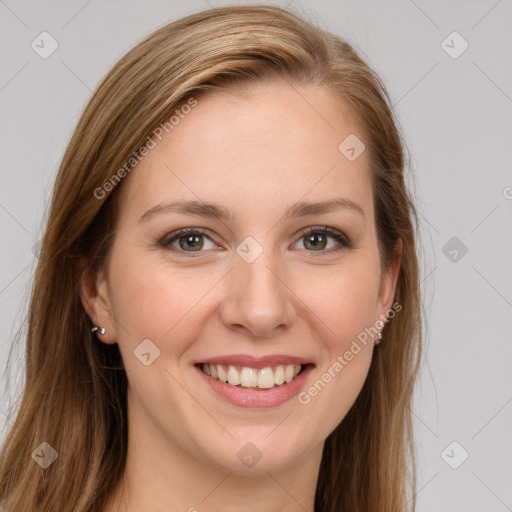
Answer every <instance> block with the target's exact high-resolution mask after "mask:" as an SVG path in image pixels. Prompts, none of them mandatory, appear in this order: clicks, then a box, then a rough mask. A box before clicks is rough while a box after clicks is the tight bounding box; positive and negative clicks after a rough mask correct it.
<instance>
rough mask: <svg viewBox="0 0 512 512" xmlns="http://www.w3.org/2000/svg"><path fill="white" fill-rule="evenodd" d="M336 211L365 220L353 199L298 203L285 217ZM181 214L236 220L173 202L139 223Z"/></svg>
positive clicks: (216, 210) (212, 208) (217, 209)
mask: <svg viewBox="0 0 512 512" xmlns="http://www.w3.org/2000/svg"><path fill="white" fill-rule="evenodd" d="M335 210H351V211H354V212H357V213H359V214H360V215H361V216H362V217H363V219H364V218H365V214H364V210H363V209H362V208H361V206H359V205H358V204H357V203H355V202H354V201H352V200H351V199H347V198H343V197H338V198H335V199H330V200H328V201H318V202H298V203H295V204H294V205H293V206H292V207H291V208H290V209H289V210H288V211H287V212H286V213H285V215H284V218H287V219H290V218H299V217H305V216H307V215H314V214H317V215H318V214H322V213H329V212H331V211H335ZM171 212H173V213H181V214H185V215H198V216H200V217H209V218H213V219H219V220H226V221H232V220H233V219H234V218H235V215H234V213H233V212H232V211H231V210H229V209H227V208H225V207H224V206H220V205H217V204H214V203H209V202H205V201H194V200H191V201H171V202H169V203H160V204H157V205H156V206H153V207H152V208H150V209H149V210H147V211H146V212H144V213H143V214H142V215H141V217H140V218H139V222H147V221H148V220H149V219H151V218H152V217H154V216H155V215H157V214H160V213H171Z"/></svg>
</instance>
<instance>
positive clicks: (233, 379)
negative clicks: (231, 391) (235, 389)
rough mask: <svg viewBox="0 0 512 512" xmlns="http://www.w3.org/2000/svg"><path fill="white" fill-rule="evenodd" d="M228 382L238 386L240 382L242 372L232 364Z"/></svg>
mask: <svg viewBox="0 0 512 512" xmlns="http://www.w3.org/2000/svg"><path fill="white" fill-rule="evenodd" d="M228 382H229V383H230V384H231V385H232V386H238V384H240V373H239V372H238V370H237V369H236V368H235V367H234V366H230V367H229V369H228Z"/></svg>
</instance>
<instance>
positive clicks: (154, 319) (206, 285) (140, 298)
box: [111, 244, 218, 355]
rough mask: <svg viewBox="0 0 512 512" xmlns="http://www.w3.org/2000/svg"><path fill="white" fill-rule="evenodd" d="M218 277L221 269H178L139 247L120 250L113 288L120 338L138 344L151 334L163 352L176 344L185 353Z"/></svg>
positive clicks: (114, 265)
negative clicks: (138, 250) (213, 271)
mask: <svg viewBox="0 0 512 512" xmlns="http://www.w3.org/2000/svg"><path fill="white" fill-rule="evenodd" d="M120 245H121V244H120ZM217 281H218V276H217V274H215V275H214V274H213V273H209V274H205V273H204V272H203V273H200V271H199V270H198V269H197V268H196V269H192V268H189V269H184V268H174V269H173V268H172V264H171V263H167V262H165V261H162V258H158V259H157V258H154V257H152V256H150V255H148V254H144V253H138V252H137V251H130V250H127V251H125V252H123V253H122V254H121V251H118V253H117V254H116V253H114V254H113V257H112V265H111V283H112V286H111V288H112V305H113V310H114V314H115V319H116V321H117V323H118V324H119V326H120V327H116V331H117V334H118V340H119V344H120V345H121V346H124V347H125V350H126V347H131V349H132V350H133V349H134V348H135V347H136V346H137V345H138V344H139V343H141V341H142V340H144V339H150V340H151V341H152V342H153V343H155V344H156V345H157V346H158V348H159V349H160V351H161V352H163V351H167V350H169V348H172V351H173V352H174V353H175V354H178V355H179V354H180V353H181V352H182V351H183V350H184V349H185V348H186V346H187V344H188V341H187V340H190V339H193V338H194V335H195V333H196V332H198V330H199V329H200V322H199V321H198V317H199V316H200V312H201V302H202V299H203V298H204V297H205V295H206V294H207V292H208V290H210V289H211V288H213V287H214V285H215V283H216V282H217ZM192 319H193V320H192ZM169 341H172V344H171V343H169Z"/></svg>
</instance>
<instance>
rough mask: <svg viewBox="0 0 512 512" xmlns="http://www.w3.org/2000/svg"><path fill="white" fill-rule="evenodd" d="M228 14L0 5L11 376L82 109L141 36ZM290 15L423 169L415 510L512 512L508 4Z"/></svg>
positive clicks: (344, 8)
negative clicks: (349, 52)
mask: <svg viewBox="0 0 512 512" xmlns="http://www.w3.org/2000/svg"><path fill="white" fill-rule="evenodd" d="M274 3H277V4H279V5H281V6H284V5H286V2H274ZM226 4H230V2H217V1H214V0H209V1H208V2H206V1H204V0H187V1H186V2H185V1H179V2H170V1H160V2H157V1H151V2H150V1H142V0H139V1H123V2H121V1H103V2H100V1H98V0H92V1H89V2H87V1H75V0H73V1H68V2H49V1H32V2H29V1H14V0H5V1H0V16H1V18H0V27H1V30H0V40H1V43H0V48H1V49H2V50H1V51H2V61H1V62H2V65H1V69H0V73H1V75H0V109H1V114H0V115H1V119H2V124H1V137H0V141H1V142H0V143H1V155H2V166H1V181H0V183H1V187H0V223H1V228H2V251H1V256H0V257H1V261H0V305H1V313H0V322H1V329H2V336H1V354H0V363H1V365H2V375H3V372H4V368H5V365H6V362H7V356H8V353H9V350H10V348H11V345H13V340H14V334H15V332H16V330H17V329H18V328H19V327H20V326H21V320H22V317H23V314H24V312H25V309H26V305H27V300H28V287H29V286H30V282H31V276H32V273H33V271H34V268H35V263H36V256H35V254H36V253H37V242H38V240H39V239H40V238H41V232H42V231H41V230H42V225H43V222H44V219H45V218H46V217H45V215H46V214H45V209H46V207H47V204H48V197H49V191H50V190H51V186H52V183H53V179H54V176H55V173H56V171H57V168H58V164H59V162H60V159H61V157H62V154H63V151H64V149H65V146H66V144H67V141H68V140H69V137H70V135H71V131H72V129H73V127H74V125H75V123H76V122H77V119H78V116H79V114H80V112H81V110H82V108H83V106H84V105H85V102H86V100H87V99H88V98H89V97H90V95H91V93H92V91H93V90H94V88H95V87H96V85H97V84H98V82H99V81H100V79H101V78H102V77H103V75H104V74H105V73H106V72H107V71H108V70H109V69H110V67H111V66H112V65H113V64H114V63H115V61H116V60H117V59H118V58H119V57H121V55H122V54H123V53H124V52H126V51H127V50H128V49H129V48H131V47H132V46H133V45H134V44H135V43H136V42H137V41H139V40H140V39H141V38H142V37H143V36H145V35H146V34H148V33H150V32H152V31H153V30H155V29H156V28H157V27H159V26H161V25H163V24H165V23H167V22H169V21H171V20H173V19H176V18H178V17H181V16H183V15H186V14H190V13H192V12H195V11H198V10H201V9H204V8H207V7H208V6H219V5H226ZM288 4H290V2H288ZM291 8H293V9H296V10H297V11H298V12H299V13H301V12H302V13H305V14H308V15H309V16H310V18H312V19H313V20H315V19H316V20H317V21H318V22H319V23H320V25H322V26H324V27H325V28H327V29H329V30H331V31H333V32H335V33H337V34H339V35H342V36H344V37H345V38H347V39H348V40H349V41H350V42H351V43H353V44H354V45H356V47H357V48H358V49H359V50H360V51H361V52H362V53H363V55H364V56H365V57H366V58H367V60H369V61H370V63H371V64H372V65H373V67H374V68H375V69H376V70H377V72H379V73H380V75H381V76H382V77H383V79H384V82H385V84H386V86H387V87H388V89H389V92H390V94H391V97H392V98H393V101H394V103H395V104H396V109H397V112H398V114H399V116H400V122H401V125H402V128H403V131H404V134H405V138H406V142H407V144H408V146H409V148H410V151H411V155H412V158H413V160H412V163H413V168H414V175H415V178H414V182H415V183H416V185H415V188H416V200H417V202H418V205H419V210H420V212H421V219H422V238H423V244H424V250H425V258H424V261H423V271H422V272H423V291H424V294H425V300H426V313H427V319H428V332H427V340H426V350H425V357H424V360H425V362H424V366H423V370H422V373H421V379H420V386H419V387H418V390H417V397H416V403H415V406H414V410H413V413H414V418H415V426H416V432H417V449H418V456H419V481H418V496H417V497H418V503H419V506H418V510H419V511H420V512H427V511H434V510H436V511H438V510H450V511H451V512H457V511H468V512H469V511H481V510H486V511H488V512H501V511H506V510H512V487H511V485H510V482H511V481H512V480H511V477H512V462H511V461H512V442H511V436H510V433H511V432H512V428H511V427H512V403H511V402H512V381H511V378H510V373H511V372H510V367H511V360H512V358H511V354H512V343H511V337H510V332H511V327H512V326H511V312H512V269H511V263H512V259H511V255H512V241H511V240H512V239H511V234H512V229H511V228H512V215H511V214H512V188H511V187H512V173H511V165H510V164H511V161H512V149H511V148H512V117H511V114H512V70H511V66H510V49H511V48H512V0H499V1H495V0H493V1H471V2H469V1H466V2H440V1H436V2H433V1H425V0H421V1H420V0H414V1H412V0H410V1H393V2H392V1H379V2H369V1H365V2H357V1H344V2H335V1H327V0H322V1H317V2H312V1H310V2H306V1H300V0H295V1H294V2H291ZM43 31H47V32H49V33H50V34H51V36H52V37H53V38H54V39H55V40H56V41H57V42H58V45H59V46H58V48H57V50H56V51H55V52H54V53H53V54H52V55H51V56H50V57H49V58H47V59H42V58H41V57H40V56H39V55H38V54H37V53H36V52H35V51H34V50H33V49H32V48H31V43H32V41H34V40H36V38H37V37H38V36H39V34H40V33H41V32H43ZM454 31H457V32H458V33H459V34H460V35H461V36H462V38H463V39H464V40H465V41H467V43H468V44H469V47H468V49H467V50H466V51H465V52H464V53H462V54H461V55H460V56H458V57H457V58H453V55H454V54H457V53H459V52H460V50H461V49H463V46H462V45H463V40H462V39H460V38H457V37H458V36H455V37H454V36H450V37H448V36H449V35H450V34H451V33H452V32H454ZM447 37H448V39H447ZM445 40H446V42H445V43H444V44H443V43H442V42H443V41H445ZM36 41H37V40H36ZM450 47H451V48H450ZM445 50H447V51H448V52H451V53H452V56H450V55H449V54H448V53H447V51H445ZM411 184H413V182H412V181H411ZM453 237H456V239H457V240H455V241H452V242H450V243H449V241H450V240H451V239H452V238H453ZM447 244H448V245H447ZM462 244H463V245H462ZM34 246H36V248H34ZM464 246H465V247H466V248H467V253H466V254H463V248H464ZM454 250H455V251H456V253H455V252H453V251H454ZM23 355H24V347H23V344H22V343H20V342H19V341H18V342H17V343H16V345H15V346H14V359H13V364H12V365H11V368H10V369H9V372H10V373H11V374H12V378H13V379H14V381H13V388H12V389H10V390H8V389H6V388H5V378H2V380H1V381H0V388H1V390H2V391H3V390H4V389H5V392H4V393H2V399H1V400H2V401H1V402H0V409H2V412H1V413H0V422H1V423H2V424H4V425H5V427H6V426H8V425H9V420H8V419H7V417H6V415H5V412H6V408H7V403H8V402H7V398H8V396H12V395H13V394H16V393H17V392H19V391H20V389H21V383H22V378H23V371H22V361H23ZM56 420H57V419H56ZM5 427H4V428H5ZM4 435H5V430H4V431H3V433H2V436H4ZM453 441H456V442H457V443H458V444H456V445H452V446H449V445H450V443H452V442H453ZM447 447H448V449H447V450H445V449H446V448H447ZM463 450H465V451H467V452H468V453H469V457H468V458H467V460H465V461H464V462H463V463H462V464H461V462H462V460H463V454H464V452H463ZM450 464H451V466H459V467H458V468H457V469H453V468H452V467H451V466H450ZM459 464H460V465H459Z"/></svg>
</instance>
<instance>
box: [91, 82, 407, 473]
mask: <svg viewBox="0 0 512 512" xmlns="http://www.w3.org/2000/svg"><path fill="white" fill-rule="evenodd" d="M248 91H249V92H250V94H245V95H243V96H240V95H235V94H226V93H225V92H224V93H210V94H207V95H201V96H196V100H197V105H196V106H195V107H194V108H192V109H190V110H191V111H190V113H188V114H186V115H183V114H182V116H183V117H180V118H179V123H177V124H176V125H175V126H174V128H173V129H172V130H170V133H169V135H167V134H165V132H164V134H165V136H164V137H162V141H159V140H158V139H157V138H154V140H155V142H156V147H154V148H153V149H151V150H150V151H149V153H148V154H147V155H146V156H145V157H144V159H143V160H142V161H141V162H140V163H139V164H138V165H137V166H136V167H135V168H134V169H133V170H132V171H131V173H130V174H129V176H127V177H126V178H125V179H126V182H125V183H123V188H122V190H120V191H119V192H120V208H119V216H118V219H117V231H116V236H115V240H114V242H113V246H112V252H111V254H110V256H111V257H110V261H109V272H108V276H107V277H105V276H100V280H99V286H98V290H99V295H98V297H99V298H101V299H102V300H100V301H97V303H96V304H97V305H96V306H95V307H96V309H95V312H94V314H93V316H94V318H93V320H94V321H95V322H97V324H98V325H101V326H104V327H106V329H107V333H106V334H105V335H104V336H102V337H101V338H102V340H103V341H104V342H106V343H114V342H117V343H118V344H119V348H120V351H121V354H122V357H123V361H124V365H125V368H126V373H127V377H128V381H129V411H130V412H129V414H130V421H132V422H134V421H135V422H137V423H138V425H139V427H140V428H142V426H143V428H144V429H145V432H147V433H148V435H156V436H158V438H159V439H162V440H163V444H162V446H163V445H165V443H168V444H169V446H171V445H172V446H177V447H179V448H180V450H182V451H183V452H185V453H188V454H189V455H190V456H192V457H193V458H194V459H196V460H198V461H203V462H206V463H210V464H211V463H214V464H218V465H220V466H222V467H224V468H226V469H229V470H231V471H237V472H244V471H245V472H250V471H253V472H258V471H273V470H277V469H283V468H286V467H289V466H291V465H293V464H297V463H298V462H299V461H300V459H302V458H303V457H306V456H307V455H308V454H311V453H313V451H315V450H316V452H318V450H321V447H322V446H323V442H324V440H325V438H326V437H327V436H328V435H329V433H331V432H332V430H333V429H334V428H335V427H336V426H337V425H338V424H339V423H340V421H341V420H342V419H343V418H344V416H345V415H346V414H347V412H348V410H349V409H350V407H351V406H352V404H353V403H354V401H355V399H356V397H357V395H358V394H359V392H360V390H361V387H362V385H363V383H364V381H365V378H366V376H367V372H368V369H369V364H370V361H371V357H372V350H373V343H374V338H372V336H371V335H368V332H369V331H365V330H366V329H370V328H372V327H375V326H378V327H382V322H381V321H380V320H381V319H382V316H381V315H385V313H386V311H387V310H388V308H390V307H391V304H392V302H393V296H394V288H395V282H396V271H397V269H398V266H397V265H398V263H397V265H395V267H393V271H392V272H389V273H387V274H382V273H381V265H380V261H379V253H378V247H377V239H376V231H375V224H374V205H373V201H372V186H371V181H370V172H369V159H368V157H369V155H368V152H367V151H364V148H363V146H361V145H360V142H358V140H357V139H356V138H354V135H355V136H356V137H358V138H359V139H361V140H362V139H364V137H363V135H362V133H361V131H360V129H359V128H358V126H357V125H356V124H354V122H353V121H352V120H351V119H350V118H349V117H347V115H346V113H345V114H344V113H343V112H342V111H341V109H340V108H338V107H336V106H335V103H334V99H333V97H332V96H331V93H329V92H328V91H327V90H325V89H321V88H314V87H308V88H305V87H301V88H299V87H295V88H292V87H290V86H289V85H288V84H286V83H280V82H272V83H267V84H264V85H260V86H258V87H254V88H252V89H250V90H248ZM246 92H247V91H246ZM186 110H187V111H188V109H186ZM347 137H349V139H347V140H346V141H345V139H346V138H347ZM343 141H345V142H344V143H343ZM362 142H363V143H364V140H362ZM342 143H343V144H342ZM340 144H341V147H340ZM361 151H362V152H361ZM188 203H190V206H187V204H188ZM320 203H321V204H322V205H319V206H315V205H316V204H320ZM172 204H174V205H175V206H170V205H172ZM327 204H328V205H330V206H329V207H326V206H324V205H327ZM178 205H181V206H178ZM185 228H186V229H188V230H189V232H188V233H185V234H183V233H181V234H178V233H177V232H178V230H181V229H185ZM326 228H328V231H325V229H326ZM373 332H374V331H373ZM363 340H366V341H363ZM298 365H300V366H298ZM269 368H270V369H269ZM299 368H300V371H301V373H299V374H298V375H295V374H296V373H297V370H298V369H299ZM203 369H204V370H205V371H206V372H207V373H208V372H209V373H210V375H207V373H205V371H203ZM223 373H225V374H226V378H228V379H229V380H228V382H227V383H224V382H221V380H219V379H222V378H223ZM215 374H216V376H215ZM212 375H213V376H212ZM294 375H295V376H294ZM293 376H294V378H293V379H292V380H290V379H291V378H292V377H293ZM288 381H289V382H288ZM240 382H241V383H240ZM315 383H316V384H315ZM162 450H165V448H164V447H163V448H162Z"/></svg>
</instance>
